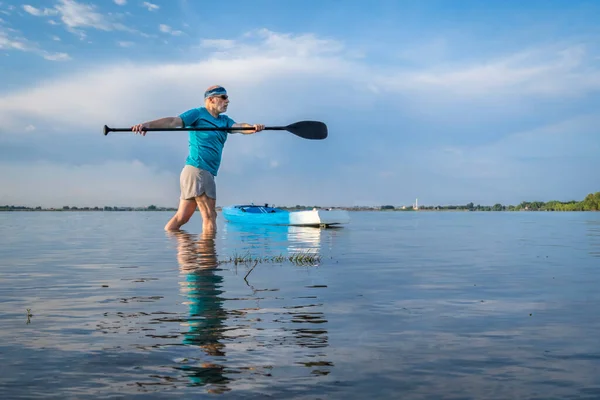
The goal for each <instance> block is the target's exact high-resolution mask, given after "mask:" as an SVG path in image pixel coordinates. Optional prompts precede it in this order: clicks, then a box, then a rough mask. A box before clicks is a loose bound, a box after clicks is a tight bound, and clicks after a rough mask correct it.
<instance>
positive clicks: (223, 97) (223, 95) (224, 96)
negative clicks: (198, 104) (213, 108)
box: [215, 94, 229, 100]
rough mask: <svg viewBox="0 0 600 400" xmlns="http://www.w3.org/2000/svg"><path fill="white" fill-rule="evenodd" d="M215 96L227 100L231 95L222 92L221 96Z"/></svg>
mask: <svg viewBox="0 0 600 400" xmlns="http://www.w3.org/2000/svg"><path fill="white" fill-rule="evenodd" d="M215 97H218V98H220V99H221V100H227V99H228V98H229V96H227V95H226V94H222V95H220V96H215Z"/></svg>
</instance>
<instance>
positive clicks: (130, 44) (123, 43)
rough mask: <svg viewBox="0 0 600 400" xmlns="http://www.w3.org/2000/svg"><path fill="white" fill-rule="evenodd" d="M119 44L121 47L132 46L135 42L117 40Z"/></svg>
mask: <svg viewBox="0 0 600 400" xmlns="http://www.w3.org/2000/svg"><path fill="white" fill-rule="evenodd" d="M117 44H118V45H119V46H120V47H131V46H133V45H134V44H135V43H133V42H128V41H118V42H117Z"/></svg>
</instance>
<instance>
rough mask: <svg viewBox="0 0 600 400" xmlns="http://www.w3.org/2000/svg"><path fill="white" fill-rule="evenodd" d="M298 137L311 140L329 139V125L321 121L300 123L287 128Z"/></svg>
mask: <svg viewBox="0 0 600 400" xmlns="http://www.w3.org/2000/svg"><path fill="white" fill-rule="evenodd" d="M286 129H287V130H288V131H289V132H291V133H293V134H294V135H296V136H300V137H301V138H304V139H310V140H322V139H325V138H326V137H327V125H325V124H324V123H323V122H319V121H300V122H296V123H293V124H291V125H288V126H286Z"/></svg>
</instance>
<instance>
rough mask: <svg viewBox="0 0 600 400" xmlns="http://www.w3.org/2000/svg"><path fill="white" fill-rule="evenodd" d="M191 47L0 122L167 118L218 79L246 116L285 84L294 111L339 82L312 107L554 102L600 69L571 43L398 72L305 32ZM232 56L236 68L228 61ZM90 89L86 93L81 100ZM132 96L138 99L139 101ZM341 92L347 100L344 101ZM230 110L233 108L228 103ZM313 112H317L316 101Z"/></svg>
mask: <svg viewBox="0 0 600 400" xmlns="http://www.w3.org/2000/svg"><path fill="white" fill-rule="evenodd" d="M73 26H75V25H73ZM2 40H3V38H2V36H0V47H4V48H6V47H7V42H6V39H4V42H3V41H2ZM3 43H4V44H3ZM120 45H121V46H127V45H129V43H127V42H120ZM12 46H14V48H19V46H21V47H22V46H23V45H22V44H19V43H18V42H14V41H13V44H12ZM201 46H203V47H204V48H205V49H207V48H208V49H214V50H215V51H212V52H211V53H209V54H208V55H206V57H205V58H204V59H203V60H201V61H191V62H187V63H185V62H182V63H169V64H147V63H145V64H115V63H114V62H111V64H110V65H108V66H103V65H102V66H98V68H96V69H95V70H86V72H85V74H82V75H79V76H77V75H75V76H68V77H65V78H64V79H60V80H57V81H46V82H43V81H42V82H35V84H34V85H32V88H30V89H26V90H23V91H21V92H15V93H12V94H8V95H4V96H3V97H0V106H1V107H0V110H3V111H0V113H2V114H3V115H1V117H3V119H4V120H5V121H9V120H13V121H14V120H16V121H18V120H19V118H20V117H19V116H20V115H28V116H38V117H40V118H45V119H50V120H54V122H56V123H62V124H81V121H90V125H93V124H98V123H100V122H101V121H103V120H106V116H111V118H113V119H114V120H115V121H124V118H126V117H127V118H128V120H130V119H131V118H132V117H133V118H145V117H150V116H151V115H152V114H153V113H154V112H155V111H158V110H159V109H158V108H157V107H159V106H158V105H157V102H156V101H155V99H156V98H158V97H160V98H161V99H167V98H168V99H170V101H168V102H167V103H168V104H169V108H168V110H172V112H174V111H175V110H179V109H181V108H182V107H186V105H187V104H189V102H190V101H191V102H197V101H198V100H199V95H198V92H197V91H196V90H191V89H190V88H191V87H194V88H197V87H203V86H209V85H210V84H213V83H214V82H226V83H227V84H228V85H230V86H232V87H235V88H236V91H237V94H236V97H237V98H241V99H242V101H243V99H252V102H251V103H252V104H249V105H247V106H244V107H247V108H246V109H247V110H252V112H253V113H254V112H256V113H260V112H263V113H265V114H266V112H265V111H264V110H261V107H259V104H260V101H258V99H259V98H260V99H261V101H265V102H271V101H272V99H271V96H272V95H275V94H277V95H278V96H281V95H282V93H286V91H285V90H284V89H282V88H283V87H289V88H292V87H293V88H294V89H293V90H294V92H293V93H294V94H293V95H292V94H291V93H292V92H290V91H288V92H287V93H288V96H287V97H286V102H287V103H288V104H289V107H294V106H298V105H300V104H301V103H300V100H299V98H300V97H303V98H306V97H307V96H312V95H313V94H314V93H315V92H314V88H315V87H318V86H319V85H320V84H327V85H331V87H333V86H335V85H338V84H339V85H343V86H339V88H338V89H336V91H330V92H329V93H328V95H327V96H325V97H322V96H317V97H315V101H316V102H319V101H321V102H323V105H325V104H332V102H333V101H339V102H343V103H345V104H348V105H349V106H350V105H351V106H354V105H356V106H359V104H363V105H364V104H369V102H372V101H375V100H377V99H380V98H381V96H382V93H388V92H392V93H394V94H397V96H395V98H390V99H388V100H386V101H388V102H397V103H398V104H400V102H401V101H402V99H405V101H407V100H406V99H409V100H410V101H407V103H406V104H405V105H406V106H410V104H412V103H413V102H416V103H417V104H418V101H417V100H418V99H419V98H426V99H427V101H429V102H434V101H437V102H438V105H440V104H441V102H444V101H445V102H446V103H447V104H448V105H449V106H452V105H453V104H454V103H456V102H459V101H466V99H468V98H469V97H474V98H475V99H476V101H480V100H482V99H486V98H487V97H489V96H492V97H494V98H498V97H500V94H503V95H504V99H505V100H506V101H507V103H510V98H511V96H512V95H516V96H524V95H531V94H534V95H538V96H549V95H554V96H558V95H560V94H565V93H570V92H574V93H585V92H588V91H591V90H598V89H600V73H599V71H598V70H597V69H594V68H587V69H586V68H584V65H585V63H584V55H585V53H584V52H583V51H582V48H581V47H572V48H568V49H567V50H566V51H564V52H562V53H558V55H556V53H549V52H547V53H545V54H541V53H540V54H539V55H538V56H537V57H536V58H532V57H531V56H530V53H527V54H518V55H516V56H509V57H506V58H504V59H501V60H498V61H495V62H491V63H488V64H487V66H485V67H479V66H475V67H473V66H464V67H462V68H458V69H455V70H450V69H447V70H446V71H444V72H440V73H433V72H430V71H408V72H400V73H399V72H395V71H394V70H393V69H386V70H382V69H379V68H377V67H374V66H371V65H369V64H367V63H366V62H365V61H364V60H355V59H353V58H352V57H351V56H348V55H347V53H346V52H345V50H346V49H345V46H344V45H343V43H340V42H338V41H335V40H329V39H322V38H318V37H316V36H314V35H308V34H307V35H298V36H292V35H289V34H278V33H275V32H271V31H268V30H264V29H263V30H258V31H252V32H249V33H248V34H247V35H245V36H244V37H243V38H241V39H239V40H233V39H208V40H204V41H202V42H201ZM542 55H543V57H542ZM54 58H55V59H64V58H63V57H61V55H60V54H59V55H54ZM65 58H66V57H65ZM541 58H545V60H546V62H541V61H540V59H541ZM232 60H238V61H240V62H235V63H232V62H231V61H232ZM242 61H243V62H242ZM550 77H552V78H553V80H552V82H553V85H555V86H554V87H555V89H556V90H546V89H547V88H546V86H545V84H546V83H547V82H548V80H549V78H550ZM384 82H385V84H384ZM223 84H225V83H223ZM257 87H260V88H261V92H260V93H257V92H254V89H255V88H257ZM341 88H343V90H340V89H341ZM485 88H487V90H484V89H485ZM536 88H546V89H539V90H538V89H536ZM561 88H562V89H561ZM575 90H577V92H575ZM90 92H93V93H94V96H87V95H86V94H87V93H90ZM140 93H144V95H143V96H142V97H140ZM173 93H176V94H173ZM336 93H337V94H336ZM350 93H352V94H354V96H353V97H348V94H350ZM464 93H469V94H470V96H462V95H461V96H460V97H457V94H464ZM67 94H68V95H67ZM369 98H370V99H371V100H369ZM81 99H85V101H84V102H82V101H81ZM325 99H327V101H326V100H325ZM243 102H244V101H243ZM238 104H239V103H238ZM476 104H477V103H476ZM232 106H233V107H235V103H233V104H232ZM417 106H418V105H417ZM417 106H415V105H413V107H417ZM238 107H239V106H238ZM303 107H306V106H303ZM313 107H314V108H318V106H317V105H316V103H315V104H314V105H313ZM74 108H77V109H78V115H77V116H72V113H71V112H70V110H72V109H74ZM422 109H423V110H428V109H431V106H430V104H426V105H424V106H422ZM125 110H127V112H126V111H125ZM151 110H155V111H151ZM162 110H163V111H162V112H165V111H166V110H165V109H164V108H163V109H162Z"/></svg>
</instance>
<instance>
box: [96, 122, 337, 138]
mask: <svg viewBox="0 0 600 400" xmlns="http://www.w3.org/2000/svg"><path fill="white" fill-rule="evenodd" d="M252 129H254V128H253V127H243V128H217V127H210V128H148V129H144V131H146V132H151V131H154V132H157V131H237V130H252ZM265 130H266V131H288V132H290V133H293V134H294V135H296V136H299V137H301V138H303V139H310V140H321V139H325V138H326V137H327V125H325V124H324V123H323V122H319V121H300V122H295V123H293V124H290V125H287V126H266V127H265ZM108 132H132V130H131V128H109V127H108V126H106V125H104V135H105V136H106V135H108Z"/></svg>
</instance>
